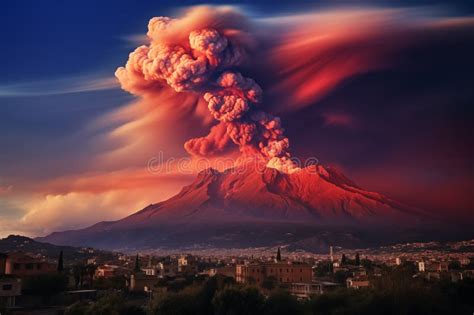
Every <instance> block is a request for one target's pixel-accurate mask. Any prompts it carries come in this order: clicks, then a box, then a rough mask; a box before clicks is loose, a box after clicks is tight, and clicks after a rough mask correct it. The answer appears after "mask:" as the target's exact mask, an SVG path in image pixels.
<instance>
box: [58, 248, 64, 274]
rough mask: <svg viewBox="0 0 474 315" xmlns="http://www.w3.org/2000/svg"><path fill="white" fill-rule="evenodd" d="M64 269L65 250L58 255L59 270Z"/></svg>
mask: <svg viewBox="0 0 474 315" xmlns="http://www.w3.org/2000/svg"><path fill="white" fill-rule="evenodd" d="M63 270H64V258H63V251H60V252H59V257H58V271H59V272H61V271H63Z"/></svg>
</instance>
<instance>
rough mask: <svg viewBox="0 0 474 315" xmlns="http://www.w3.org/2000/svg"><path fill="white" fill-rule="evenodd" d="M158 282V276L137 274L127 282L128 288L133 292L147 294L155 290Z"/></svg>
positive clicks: (131, 276)
mask: <svg viewBox="0 0 474 315" xmlns="http://www.w3.org/2000/svg"><path fill="white" fill-rule="evenodd" d="M157 282H158V278H157V277H156V276H150V275H146V274H144V273H136V274H131V275H130V278H129V279H128V280H127V286H128V289H129V290H130V291H132V292H145V291H148V290H149V289H150V288H153V287H154V286H155V284H156V283H157Z"/></svg>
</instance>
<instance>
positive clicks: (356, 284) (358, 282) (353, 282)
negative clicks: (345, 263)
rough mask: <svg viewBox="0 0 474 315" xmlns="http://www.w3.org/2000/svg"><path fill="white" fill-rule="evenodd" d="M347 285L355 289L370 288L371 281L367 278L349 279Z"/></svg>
mask: <svg viewBox="0 0 474 315" xmlns="http://www.w3.org/2000/svg"><path fill="white" fill-rule="evenodd" d="M346 285H347V287H348V288H353V289H360V288H367V287H369V286H370V281H369V279H367V277H354V278H347V280H346Z"/></svg>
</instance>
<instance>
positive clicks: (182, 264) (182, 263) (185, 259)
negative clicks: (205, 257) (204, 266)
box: [178, 255, 198, 274]
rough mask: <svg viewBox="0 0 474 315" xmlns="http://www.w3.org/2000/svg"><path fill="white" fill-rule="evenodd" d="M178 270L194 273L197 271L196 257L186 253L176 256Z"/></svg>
mask: <svg viewBox="0 0 474 315" xmlns="http://www.w3.org/2000/svg"><path fill="white" fill-rule="evenodd" d="M178 272H180V273H190V274H195V273H197V272H198V266H197V259H196V257H194V256H191V255H186V256H181V257H179V258H178Z"/></svg>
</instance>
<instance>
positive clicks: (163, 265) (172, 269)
mask: <svg viewBox="0 0 474 315" xmlns="http://www.w3.org/2000/svg"><path fill="white" fill-rule="evenodd" d="M157 269H158V271H159V274H158V276H160V277H174V276H176V275H177V274H178V263H177V262H176V261H171V260H169V261H163V262H160V263H158V265H157Z"/></svg>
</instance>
